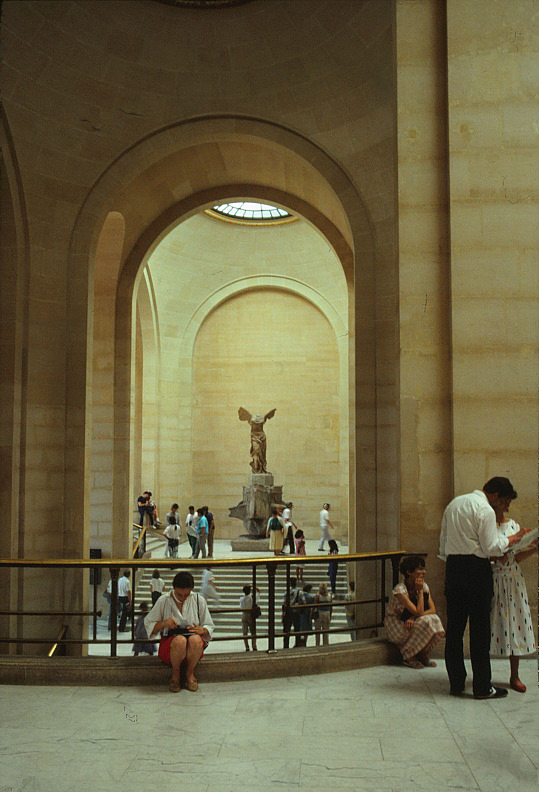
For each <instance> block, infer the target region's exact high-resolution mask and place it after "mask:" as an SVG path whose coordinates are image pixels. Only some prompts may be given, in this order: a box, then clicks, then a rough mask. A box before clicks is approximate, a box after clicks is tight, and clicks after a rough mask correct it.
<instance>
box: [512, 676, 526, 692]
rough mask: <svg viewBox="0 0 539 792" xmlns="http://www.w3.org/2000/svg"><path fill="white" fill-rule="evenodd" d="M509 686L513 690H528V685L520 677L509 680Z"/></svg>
mask: <svg viewBox="0 0 539 792" xmlns="http://www.w3.org/2000/svg"><path fill="white" fill-rule="evenodd" d="M509 687H510V688H511V690H516V692H517V693H525V692H526V685H525V684H524V682H521V681H520V679H516V680H515V681H514V682H509Z"/></svg>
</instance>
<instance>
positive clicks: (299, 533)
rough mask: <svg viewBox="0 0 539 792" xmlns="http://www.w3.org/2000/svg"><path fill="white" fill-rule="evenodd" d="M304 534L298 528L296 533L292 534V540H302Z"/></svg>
mask: <svg viewBox="0 0 539 792" xmlns="http://www.w3.org/2000/svg"><path fill="white" fill-rule="evenodd" d="M303 536H304V533H303V531H302V530H301V528H298V530H297V531H296V533H295V534H294V539H303Z"/></svg>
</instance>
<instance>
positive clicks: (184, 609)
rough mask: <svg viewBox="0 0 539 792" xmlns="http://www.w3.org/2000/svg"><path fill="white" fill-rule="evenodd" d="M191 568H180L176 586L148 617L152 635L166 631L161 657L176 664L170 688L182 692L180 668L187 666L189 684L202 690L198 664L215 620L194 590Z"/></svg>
mask: <svg viewBox="0 0 539 792" xmlns="http://www.w3.org/2000/svg"><path fill="white" fill-rule="evenodd" d="M194 586H195V581H194V580H193V576H192V574H191V573H190V572H178V574H177V575H176V576H175V578H174V580H173V581H172V590H171V591H170V592H168V593H167V594H163V595H162V596H161V597H159V599H158V600H157V602H156V603H155V605H154V606H153V608H152V609H151V611H150V612H149V614H148V615H147V616H146V618H145V620H144V624H145V626H146V632H147V633H148V637H149V638H152V637H153V636H154V635H157V633H159V632H160V633H162V637H161V641H160V643H159V657H160V658H161V660H162V661H163V662H164V663H166V664H167V665H170V666H172V676H171V678H170V683H169V689H170V690H171V691H172V693H178V692H179V690H180V688H181V684H180V671H181V669H182V665H183V666H184V669H185V687H186V688H187V690H193V691H194V690H198V682H197V680H196V677H195V668H196V666H197V663H198V661H199V660H200V658H201V657H202V655H203V654H204V649H205V647H206V646H207V645H208V643H209V641H210V640H211V637H212V634H213V630H214V624H213V620H212V617H211V616H210V612H209V610H208V606H207V603H206V600H205V599H204V597H201V596H200V595H199V594H193V588H194Z"/></svg>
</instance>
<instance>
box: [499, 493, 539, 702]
mask: <svg viewBox="0 0 539 792" xmlns="http://www.w3.org/2000/svg"><path fill="white" fill-rule="evenodd" d="M507 509H508V506H505V505H500V506H495V507H494V511H495V512H496V522H497V523H498V530H499V531H500V532H501V533H503V534H505V536H512V535H513V534H516V533H518V532H519V531H520V526H519V525H518V523H516V522H515V521H514V520H512V519H510V518H509V517H506V516H505V514H504V512H506V511H507ZM535 552H537V545H536V543H535V542H534V543H533V546H531V547H530V548H529V549H527V550H524V551H523V552H522V553H518V555H516V556H515V553H514V552H513V551H512V550H511V549H509V550H508V551H507V552H506V553H505V555H503V556H501V558H494V559H493V561H494V563H493V565H492V576H493V580H492V582H493V586H494V596H493V597H492V605H491V610H490V654H491V655H493V656H494V657H509V663H510V666H511V676H510V679H509V686H510V687H511V688H512V689H513V690H516V691H517V693H525V692H526V685H525V684H524V683H523V682H521V681H520V679H519V677H518V665H519V661H520V657H521V656H522V655H528V654H532V652H535V649H536V646H535V637H534V634H533V625H532V617H531V613H530V606H529V604H528V595H527V592H526V582H525V580H524V575H523V574H522V572H521V569H520V567H519V565H518V561H520V560H522V559H523V558H527V557H528V556H529V555H532V554H533V553H535ZM517 559H518V561H517Z"/></svg>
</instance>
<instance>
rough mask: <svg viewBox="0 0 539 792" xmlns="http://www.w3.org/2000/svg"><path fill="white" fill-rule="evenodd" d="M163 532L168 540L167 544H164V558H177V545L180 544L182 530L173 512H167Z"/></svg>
mask: <svg viewBox="0 0 539 792" xmlns="http://www.w3.org/2000/svg"><path fill="white" fill-rule="evenodd" d="M163 533H164V534H165V536H166V537H167V540H168V541H167V544H166V545H165V558H166V557H167V556H169V557H170V558H178V546H179V544H180V538H181V534H182V532H181V528H180V526H179V525H178V523H177V522H176V520H175V517H174V515H173V514H169V516H168V525H167V527H166V528H165V530H164V531H163Z"/></svg>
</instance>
